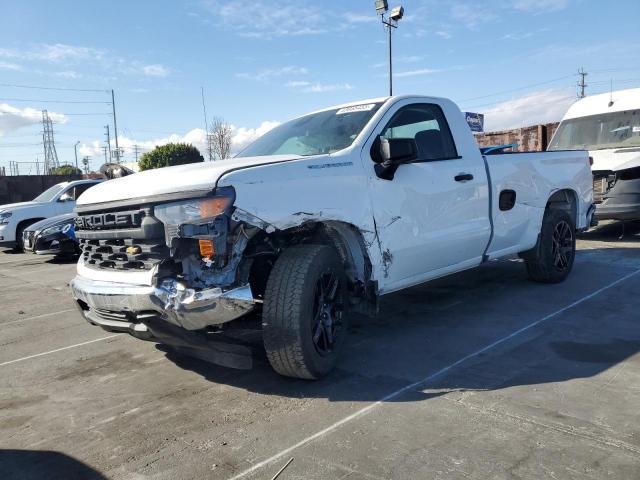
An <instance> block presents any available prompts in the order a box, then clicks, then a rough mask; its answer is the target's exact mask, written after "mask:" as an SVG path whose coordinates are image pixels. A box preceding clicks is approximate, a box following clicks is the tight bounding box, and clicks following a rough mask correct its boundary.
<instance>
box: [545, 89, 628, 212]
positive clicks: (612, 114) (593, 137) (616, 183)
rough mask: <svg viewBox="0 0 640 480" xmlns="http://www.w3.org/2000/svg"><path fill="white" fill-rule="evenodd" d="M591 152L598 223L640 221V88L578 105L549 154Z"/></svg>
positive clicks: (581, 101) (611, 94) (575, 106)
mask: <svg viewBox="0 0 640 480" xmlns="http://www.w3.org/2000/svg"><path fill="white" fill-rule="evenodd" d="M583 149H584V150H589V155H590V156H591V157H593V166H592V167H591V170H592V172H593V196H594V202H595V203H596V215H595V216H596V218H598V219H616V220H632V219H633V220H640V88H631V89H628V90H618V91H615V92H612V93H603V94H601V95H593V96H590V97H586V98H583V99H582V100H579V101H578V102H576V103H574V104H573V105H572V106H571V107H570V108H569V110H568V111H567V113H566V114H565V116H564V118H563V119H562V122H561V123H560V126H559V127H558V129H557V130H556V132H555V134H554V135H553V138H552V139H551V143H550V144H549V148H548V150H583Z"/></svg>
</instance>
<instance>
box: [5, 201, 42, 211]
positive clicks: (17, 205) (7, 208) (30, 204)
mask: <svg viewBox="0 0 640 480" xmlns="http://www.w3.org/2000/svg"><path fill="white" fill-rule="evenodd" d="M35 205H41V204H40V203H38V202H19V203H8V204H6V205H0V213H2V212H8V211H11V212H15V211H16V210H21V209H23V208H29V207H33V206H35Z"/></svg>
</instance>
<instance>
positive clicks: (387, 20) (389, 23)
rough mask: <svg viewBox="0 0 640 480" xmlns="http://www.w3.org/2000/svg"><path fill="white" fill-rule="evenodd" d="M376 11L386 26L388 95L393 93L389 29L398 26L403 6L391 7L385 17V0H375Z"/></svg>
mask: <svg viewBox="0 0 640 480" xmlns="http://www.w3.org/2000/svg"><path fill="white" fill-rule="evenodd" d="M375 7H376V13H377V14H378V15H380V20H381V21H382V24H383V25H384V26H385V27H386V28H387V34H388V44H389V96H390V97H391V96H392V95H393V61H392V55H391V53H392V49H391V31H392V30H391V29H392V28H398V22H399V21H400V20H401V19H402V17H403V16H404V7H400V6H398V7H395V8H393V9H392V10H391V11H390V12H389V15H387V17H385V15H386V13H387V10H388V9H389V5H388V2H387V0H376V2H375Z"/></svg>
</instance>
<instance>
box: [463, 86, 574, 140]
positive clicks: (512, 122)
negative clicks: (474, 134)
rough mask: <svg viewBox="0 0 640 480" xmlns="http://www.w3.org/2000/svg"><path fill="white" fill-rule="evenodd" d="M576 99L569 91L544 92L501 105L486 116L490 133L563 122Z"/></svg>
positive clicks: (486, 123) (486, 126)
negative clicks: (564, 116)
mask: <svg viewBox="0 0 640 480" xmlns="http://www.w3.org/2000/svg"><path fill="white" fill-rule="evenodd" d="M574 101H575V96H573V95H569V93H568V92H567V91H566V90H555V89H554V90H544V91H540V92H534V93H529V94H527V95H524V96H521V97H518V98H514V99H512V100H507V101H505V102H502V103H499V104H497V105H495V106H493V107H492V108H490V109H488V110H484V111H482V110H479V109H477V108H476V109H474V108H473V107H471V108H469V109H467V110H469V111H479V112H481V113H484V122H485V130H486V131H495V130H506V129H509V128H518V127H523V126H528V125H536V124H540V123H547V122H557V121H560V119H561V118H562V116H563V115H564V114H565V112H566V111H567V109H568V108H569V106H570V105H571V104H572V103H573V102H574Z"/></svg>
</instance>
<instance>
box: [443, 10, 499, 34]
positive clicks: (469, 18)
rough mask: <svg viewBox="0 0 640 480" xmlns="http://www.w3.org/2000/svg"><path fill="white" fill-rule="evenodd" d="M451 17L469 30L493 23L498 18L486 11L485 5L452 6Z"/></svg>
mask: <svg viewBox="0 0 640 480" xmlns="http://www.w3.org/2000/svg"><path fill="white" fill-rule="evenodd" d="M451 17H453V19H454V20H456V21H458V22H461V23H462V24H464V25H465V26H466V27H467V28H469V29H471V30H474V29H476V28H477V27H478V26H479V25H481V24H483V23H489V22H493V21H495V20H497V19H498V16H497V15H496V14H495V13H493V12H490V11H489V10H487V9H486V6H485V5H478V4H466V3H456V4H454V5H452V6H451Z"/></svg>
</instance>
